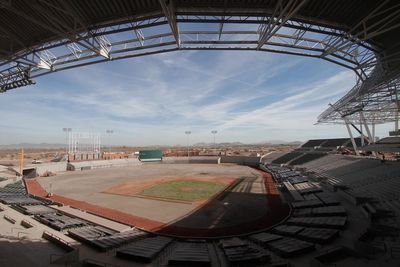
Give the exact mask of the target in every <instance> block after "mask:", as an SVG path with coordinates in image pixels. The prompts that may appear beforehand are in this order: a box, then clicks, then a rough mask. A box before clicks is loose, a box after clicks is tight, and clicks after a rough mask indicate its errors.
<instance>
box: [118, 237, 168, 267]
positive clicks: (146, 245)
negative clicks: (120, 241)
mask: <svg viewBox="0 0 400 267" xmlns="http://www.w3.org/2000/svg"><path fill="white" fill-rule="evenodd" d="M171 242H172V238H169V237H164V236H154V237H148V238H145V239H141V240H139V241H136V242H134V243H130V244H129V245H127V246H126V247H124V248H122V249H119V250H117V254H116V255H117V257H120V258H125V259H129V260H133V261H139V262H152V261H153V260H154V259H155V258H156V257H157V255H158V254H159V253H160V252H161V251H162V250H163V249H165V248H166V247H167V246H168V245H169V244H170V243H171Z"/></svg>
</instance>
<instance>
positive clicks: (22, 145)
mask: <svg viewBox="0 0 400 267" xmlns="http://www.w3.org/2000/svg"><path fill="white" fill-rule="evenodd" d="M17 148H65V144H49V143H40V144H34V143H19V144H10V145H0V149H17Z"/></svg>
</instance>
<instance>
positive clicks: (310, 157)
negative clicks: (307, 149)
mask: <svg viewBox="0 0 400 267" xmlns="http://www.w3.org/2000/svg"><path fill="white" fill-rule="evenodd" d="M324 156H326V154H323V153H306V154H304V155H302V156H301V157H298V158H296V159H295V160H292V161H291V162H290V165H301V164H304V163H307V162H309V161H313V160H316V159H319V158H322V157H324Z"/></svg>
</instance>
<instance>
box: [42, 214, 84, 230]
mask: <svg viewBox="0 0 400 267" xmlns="http://www.w3.org/2000/svg"><path fill="white" fill-rule="evenodd" d="M35 219H36V220H38V221H39V222H41V223H42V224H45V225H48V226H49V227H51V228H53V229H55V230H58V231H61V230H65V229H68V228H74V227H81V226H85V225H88V223H87V222H85V221H83V220H80V219H77V218H72V217H69V216H66V215H64V214H61V213H49V214H37V215H35Z"/></svg>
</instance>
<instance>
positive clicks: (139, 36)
mask: <svg viewBox="0 0 400 267" xmlns="http://www.w3.org/2000/svg"><path fill="white" fill-rule="evenodd" d="M399 46H400V3H399V2H398V1H396V0H384V1H376V0H352V1H350V0H335V1H320V0H242V1H240V0H209V1H203V0H138V1H134V0H96V1H92V0H0V92H5V91H7V90H10V89H14V88H17V87H21V86H25V85H29V84H32V83H34V80H33V79H34V78H35V77H39V76H42V75H46V74H49V73H52V72H56V71H61V70H65V69H70V68H75V67H80V66H85V65H90V64H96V63H100V62H106V61H110V60H117V59H124V58H130V57H138V56H144V55H150V54H157V53H164V52H171V51H179V50H245V51H248V50H249V51H250V50H255V51H263V52H275V53H283V54H291V55H299V56H307V57H312V58H321V59H324V60H327V61H329V62H332V63H335V64H338V65H340V66H343V67H345V68H349V69H352V70H353V71H354V72H355V74H356V76H357V79H358V81H357V83H356V85H355V86H354V87H353V88H352V89H351V90H350V91H349V93H347V94H346V95H345V96H344V97H342V98H341V99H340V100H338V101H337V102H336V103H334V104H333V105H331V106H330V107H329V108H328V109H327V110H326V111H324V112H323V113H322V114H321V115H320V116H319V117H318V122H320V123H325V122H333V123H337V122H342V119H343V118H344V117H346V118H347V119H348V120H350V121H353V122H359V116H358V113H359V111H363V113H364V117H365V120H367V121H368V122H372V123H381V122H386V121H394V120H396V119H397V111H398V109H399V94H400V93H399V92H398V88H399V86H398V85H399V77H400V76H399V73H400V49H399Z"/></svg>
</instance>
